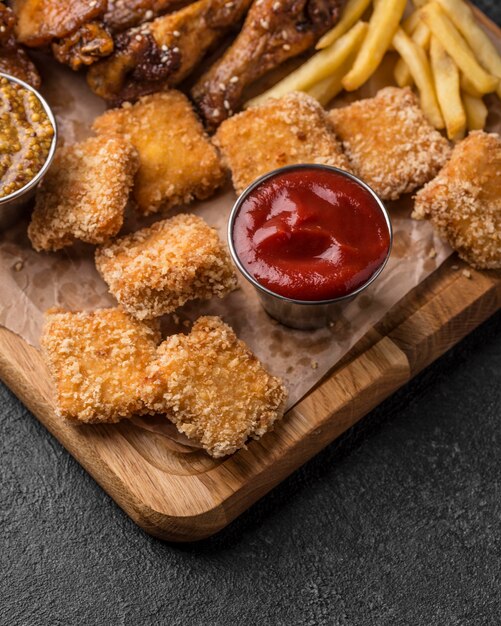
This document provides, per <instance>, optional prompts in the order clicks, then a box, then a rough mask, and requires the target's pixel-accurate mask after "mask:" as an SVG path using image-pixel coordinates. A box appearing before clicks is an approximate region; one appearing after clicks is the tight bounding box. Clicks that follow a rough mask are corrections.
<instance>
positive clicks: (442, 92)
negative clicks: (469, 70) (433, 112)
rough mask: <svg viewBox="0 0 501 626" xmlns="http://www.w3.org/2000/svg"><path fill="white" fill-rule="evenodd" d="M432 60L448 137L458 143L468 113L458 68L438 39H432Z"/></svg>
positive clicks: (432, 68)
mask: <svg viewBox="0 0 501 626" xmlns="http://www.w3.org/2000/svg"><path fill="white" fill-rule="evenodd" d="M430 59H431V70H432V72H433V79H434V81H435V90H436V92H437V98H438V103H439V104H440V108H441V110H442V115H443V117H444V122H445V128H446V130H447V137H448V138H449V139H450V140H451V141H458V140H459V139H462V138H463V137H464V135H465V132H466V113H465V110H464V107H463V102H462V100H461V88H460V84H459V69H458V66H457V65H456V64H455V63H454V61H453V60H452V59H451V57H450V56H449V55H448V54H447V52H446V51H445V49H444V47H443V46H442V44H441V43H440V41H439V40H438V39H437V38H436V37H432V38H431V44H430Z"/></svg>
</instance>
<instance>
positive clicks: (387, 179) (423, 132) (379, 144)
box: [329, 87, 451, 200]
mask: <svg viewBox="0 0 501 626" xmlns="http://www.w3.org/2000/svg"><path fill="white" fill-rule="evenodd" d="M329 117H330V120H331V122H332V124H333V126H334V130H335V131H336V134H337V135H338V137H340V139H341V141H342V142H343V148H344V151H345V153H346V155H347V157H348V160H349V162H350V164H351V166H352V167H353V170H354V172H355V173H356V174H357V175H358V176H359V177H360V178H362V179H363V180H364V181H365V182H366V183H367V184H368V185H369V186H370V187H372V189H373V190H374V191H375V192H376V193H377V194H378V195H379V196H380V197H381V198H382V199H383V200H396V199H397V198H399V197H400V196H401V195H402V194H404V193H411V192H412V191H414V190H415V189H417V188H418V187H420V186H421V185H424V184H425V183H426V182H428V181H429V180H430V179H431V178H433V176H435V175H436V174H437V172H438V171H439V169H440V168H441V167H442V166H443V165H444V164H445V162H446V161H447V159H448V158H449V156H450V150H451V148H450V145H449V143H448V141H447V140H446V139H445V138H444V137H442V135H441V134H440V133H439V132H438V131H436V130H435V129H434V128H433V127H432V126H431V124H430V123H429V122H428V120H427V119H426V117H425V116H424V113H423V112H422V111H421V108H420V106H419V102H418V99H417V97H416V96H415V95H414V93H413V92H412V91H411V90H410V89H409V88H405V89H399V88H398V87H385V88H384V89H381V90H380V91H379V92H378V93H377V94H376V96H375V97H374V98H368V99H365V100H358V101H357V102H354V103H353V104H350V105H348V106H346V107H342V108H340V109H333V110H332V111H331V112H330V113H329Z"/></svg>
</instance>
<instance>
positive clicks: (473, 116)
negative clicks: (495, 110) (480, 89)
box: [462, 92, 489, 130]
mask: <svg viewBox="0 0 501 626" xmlns="http://www.w3.org/2000/svg"><path fill="white" fill-rule="evenodd" d="M462 95H463V104H464V110H465V112H466V119H467V121H468V130H483V129H484V128H485V123H486V121H487V115H488V113H489V111H488V109H487V107H486V106H485V103H484V101H483V100H482V98H475V96H470V94H469V93H466V92H463V94H462Z"/></svg>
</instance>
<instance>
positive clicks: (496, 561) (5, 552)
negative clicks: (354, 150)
mask: <svg viewBox="0 0 501 626" xmlns="http://www.w3.org/2000/svg"><path fill="white" fill-rule="evenodd" d="M478 4H479V5H480V6H481V7H482V8H484V10H487V12H488V13H490V15H491V16H492V17H493V18H494V19H497V21H498V23H499V22H501V5H500V3H499V1H498V0H492V1H491V2H490V3H488V2H487V1H484V2H480V1H479V2H478ZM500 380H501V314H498V315H496V316H494V317H493V318H492V319H491V320H489V321H488V322H487V323H485V324H484V325H483V326H482V327H481V328H480V329H478V330H477V331H475V332H474V333H473V334H471V335H470V336H469V337H468V338H467V339H466V340H464V341H463V342H462V343H461V344H460V345H458V346H457V347H456V348H454V349H453V350H451V351H450V352H449V353H448V354H447V355H446V356H444V357H443V358H442V359H440V360H439V361H438V362H437V363H435V364H434V365H433V366H432V367H430V368H429V369H428V370H427V371H425V372H424V373H423V374H422V375H421V376H419V377H418V378H417V379H415V380H414V381H412V382H411V383H410V384H409V385H407V386H406V387H405V388H404V389H402V390H401V391H400V392H398V393H397V394H395V395H394V396H393V397H392V398H391V399H389V400H388V401H386V402H385V403H383V404H382V405H381V406H380V407H379V408H378V409H376V410H375V411H373V412H372V413H371V414H370V415H369V416H367V417H366V418H365V419H364V420H363V421H362V422H361V423H360V424H359V425H358V426H356V427H355V428H353V429H352V430H351V431H349V432H348V433H347V434H346V435H345V436H344V437H342V438H341V439H340V440H338V441H337V442H336V443H334V444H333V445H331V446H330V447H329V448H327V449H326V450H325V451H324V452H322V453H321V454H319V455H318V456H317V457H316V458H315V459H314V460H313V461H311V462H310V463H308V464H307V465H306V466H304V467H303V468H302V469H300V470H299V471H297V472H296V473H295V474H294V475H293V476H292V477H291V478H289V480H287V481H285V482H284V483H283V484H282V485H280V486H279V487H278V488H277V489H275V490H274V491H273V492H272V493H270V494H269V495H268V496H266V497H265V498H264V499H263V500H262V501H260V502H259V503H258V504H256V505H255V506H254V507H252V508H251V509H250V510H249V511H248V512H247V513H245V514H244V515H243V516H242V517H241V518H239V519H238V520H237V521H236V522H234V523H233V524H232V525H231V526H230V527H228V528H227V529H226V530H224V531H223V532H222V533H220V534H219V535H218V536H216V537H214V538H212V539H210V540H207V541H204V542H201V543H198V544H193V545H186V546H179V545H169V544H166V543H162V542H160V541H157V540H155V539H152V538H151V537H149V536H147V535H146V534H144V533H143V532H142V531H141V530H139V529H138V528H137V527H136V526H135V525H134V524H133V522H131V521H130V520H129V518H128V517H127V516H126V515H125V514H124V513H122V511H121V510H120V509H119V508H118V507H117V506H116V505H115V504H114V503H113V501H112V500H111V499H110V498H109V497H108V496H107V495H106V494H105V493H104V492H103V491H102V490H101V489H100V488H99V487H98V486H97V485H96V483H94V481H93V480H92V479H91V478H90V477H89V476H88V475H87V474H86V473H85V472H84V471H83V470H82V469H81V467H80V466H79V465H78V464H77V463H76V462H75V461H73V459H72V458H71V457H70V456H69V455H68V454H67V453H66V452H65V450H64V449H63V448H62V447H61V446H60V445H59V443H57V441H55V440H54V439H53V438H52V437H51V436H50V435H49V434H48V433H47V431H46V430H45V429H44V428H43V427H42V426H40V425H39V423H38V422H37V420H36V419H34V418H33V417H32V415H31V414H30V413H29V412H28V411H27V410H26V409H25V408H24V407H23V406H22V405H21V404H20V403H19V402H18V400H17V399H16V398H15V397H14V396H13V395H12V394H11V393H10V392H9V391H8V390H7V389H6V388H5V387H0V407H1V409H0V413H1V422H0V423H1V431H0V433H1V434H0V472H1V473H0V476H1V501H0V515H1V518H0V520H1V536H2V541H1V544H0V623H1V624H5V625H8V626H13V625H18V624H20V625H21V624H22V625H23V626H24V625H32V624H33V625H38V624H43V625H45V624H47V625H51V626H52V625H58V624H61V625H64V626H66V625H70V624H71V625H73V624H86V625H87V624H99V625H101V624H103V625H104V624H106V625H108V624H110V625H111V624H113V625H114V624H127V625H129V624H134V625H136V624H138V625H140V624H169V625H170V624H172V625H178V624H179V625H182V626H191V625H207V624H210V625H212V624H214V625H219V624H221V625H223V624H232V625H233V624H237V623H238V624H249V625H251V624H252V625H254V624H263V625H264V624H273V625H274V624H284V625H289V624H300V625H305V626H306V625H307V624H311V625H313V624H332V625H337V624H339V625H365V624H367V625H372V624H375V625H387V624H395V625H403V624H409V625H412V626H416V625H424V626H432V625H437V626H445V625H449V624H457V625H463V624H478V625H479V626H484V625H488V624H493V625H494V624H500V623H501V588H500V585H501V455H500V444H501V423H500V418H501V415H500V413H501V384H500Z"/></svg>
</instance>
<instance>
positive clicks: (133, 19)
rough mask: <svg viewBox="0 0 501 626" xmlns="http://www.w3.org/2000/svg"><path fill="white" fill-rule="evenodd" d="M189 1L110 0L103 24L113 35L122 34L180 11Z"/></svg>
mask: <svg viewBox="0 0 501 626" xmlns="http://www.w3.org/2000/svg"><path fill="white" fill-rule="evenodd" d="M185 4H190V1H189V0H108V8H107V9H106V13H105V14H104V15H103V24H104V25H105V26H106V27H107V28H109V30H110V32H112V33H122V32H123V31H124V30H127V29H128V28H133V27H134V26H138V25H139V24H142V23H143V22H149V21H150V20H152V19H154V18H156V17H158V16H159V15H163V14H164V13H170V12H171V11H175V10H177V9H180V8H181V7H182V6H184V5H185Z"/></svg>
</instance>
